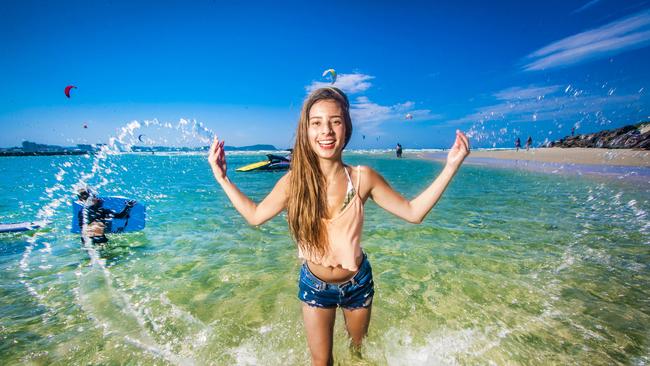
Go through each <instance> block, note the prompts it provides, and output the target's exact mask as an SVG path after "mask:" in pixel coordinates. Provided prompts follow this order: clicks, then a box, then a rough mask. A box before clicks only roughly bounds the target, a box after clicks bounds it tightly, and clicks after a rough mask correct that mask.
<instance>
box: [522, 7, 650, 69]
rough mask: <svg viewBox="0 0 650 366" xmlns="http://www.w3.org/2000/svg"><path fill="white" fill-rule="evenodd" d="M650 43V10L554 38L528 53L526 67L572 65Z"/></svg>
mask: <svg viewBox="0 0 650 366" xmlns="http://www.w3.org/2000/svg"><path fill="white" fill-rule="evenodd" d="M648 45H650V10H644V11H641V12H639V13H636V14H634V15H632V16H629V17H626V18H623V19H619V20H616V21H614V22H611V23H609V24H606V25H604V26H602V27H600V28H595V29H592V30H588V31H585V32H582V33H578V34H576V35H573V36H570V37H567V38H564V39H561V40H559V41H557V42H553V43H551V44H549V45H548V46H546V47H543V48H540V49H539V50H537V51H535V52H533V53H531V54H530V55H528V56H526V57H525V62H526V64H525V65H524V66H523V69H524V70H525V71H534V70H545V69H552V68H556V67H562V66H568V65H573V64H577V63H581V62H584V61H588V60H593V59H598V58H603V57H608V56H611V55H614V54H618V53H621V52H624V51H628V50H632V49H637V48H642V47H645V46H648Z"/></svg>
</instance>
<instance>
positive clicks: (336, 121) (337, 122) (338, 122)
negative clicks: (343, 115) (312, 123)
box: [332, 119, 341, 126]
mask: <svg viewBox="0 0 650 366" xmlns="http://www.w3.org/2000/svg"><path fill="white" fill-rule="evenodd" d="M332 124H334V125H337V126H338V125H340V124H341V120H340V119H337V120H334V121H333V122H332Z"/></svg>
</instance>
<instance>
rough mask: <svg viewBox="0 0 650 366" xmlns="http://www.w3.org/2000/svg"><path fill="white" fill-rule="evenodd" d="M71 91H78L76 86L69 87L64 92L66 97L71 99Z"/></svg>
mask: <svg viewBox="0 0 650 366" xmlns="http://www.w3.org/2000/svg"><path fill="white" fill-rule="evenodd" d="M71 89H77V87H76V86H74V85H68V86H66V87H65V90H64V91H63V92H64V93H65V96H66V97H68V98H70V90H71Z"/></svg>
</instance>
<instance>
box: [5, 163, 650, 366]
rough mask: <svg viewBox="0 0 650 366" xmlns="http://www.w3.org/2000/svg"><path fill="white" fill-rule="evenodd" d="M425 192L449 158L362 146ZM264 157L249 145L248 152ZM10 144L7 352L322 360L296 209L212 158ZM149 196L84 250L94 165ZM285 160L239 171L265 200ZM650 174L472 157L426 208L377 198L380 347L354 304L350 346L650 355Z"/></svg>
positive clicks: (372, 211)
mask: <svg viewBox="0 0 650 366" xmlns="http://www.w3.org/2000/svg"><path fill="white" fill-rule="evenodd" d="M345 159H346V161H347V162H348V163H349V164H353V165H354V164H365V165H369V166H371V167H373V168H374V169H376V170H377V171H379V172H380V173H382V174H383V175H384V176H385V177H386V179H387V180H388V181H389V182H390V183H391V185H393V186H394V187H395V188H396V189H398V190H399V191H400V192H402V193H403V194H405V195H407V196H413V195H415V194H417V193H419V192H420V191H421V190H423V189H424V187H425V186H426V184H427V182H429V181H430V180H431V179H433V177H434V176H435V175H436V174H437V173H438V172H439V171H440V169H441V167H442V166H441V165H440V164H439V163H435V162H430V161H425V160H417V159H403V160H397V159H394V158H392V157H389V156H386V155H369V154H348V155H347V156H346V158H345ZM257 160H260V156H250V155H234V156H230V157H229V166H230V170H231V171H234V168H235V167H238V166H241V165H244V164H247V163H250V162H254V161H257ZM95 162H96V163H97V168H96V173H94V174H93V173H92V172H91V169H92V165H93V159H92V158H85V157H21V158H3V159H0V173H1V175H2V177H1V178H0V218H1V219H2V220H1V221H2V222H17V221H23V220H31V219H33V218H34V217H36V216H37V215H38V214H39V210H40V215H41V216H44V217H48V218H49V219H50V220H52V225H51V226H50V227H49V228H47V229H45V230H42V231H39V232H36V233H35V232H31V233H22V234H20V233H19V234H0V269H1V270H2V276H0V363H2V364H35V365H41V364H42V365H46V364H47V365H49V364H59V365H68V364H143V365H148V364H158V365H160V364H208V365H230V364H241V365H247V364H263V365H287V364H289V365H292V364H295V365H302V364H307V363H308V362H309V354H308V351H307V346H306V340H305V336H304V331H303V328H302V320H301V313H300V303H299V301H298V300H297V299H296V296H295V295H296V292H297V284H296V282H297V276H298V269H299V265H300V262H299V261H298V259H297V256H296V249H295V246H294V244H293V243H292V242H291V239H290V237H289V235H288V229H287V225H286V222H285V217H284V216H283V215H281V216H280V217H277V218H275V219H273V220H272V221H270V222H269V223H267V224H266V225H264V226H262V227H259V228H254V227H249V226H247V225H246V223H245V222H244V220H243V219H242V218H241V217H240V216H239V215H238V214H237V213H236V211H235V210H234V209H233V208H232V206H231V204H230V203H229V202H228V200H227V199H226V197H225V196H224V194H223V193H222V192H221V191H220V189H219V188H218V186H217V185H216V184H215V183H213V181H212V177H211V174H210V170H209V167H208V166H207V163H206V160H205V157H203V156H161V155H153V156H152V155H111V156H108V157H107V158H106V159H98V160H96V161H95ZM84 174H88V175H87V176H86V178H85V179H86V180H87V181H88V182H89V183H90V184H92V185H95V186H99V187H100V188H99V191H100V193H102V194H105V195H124V196H128V197H133V198H137V199H138V200H140V201H142V202H144V203H146V204H147V207H148V222H147V228H146V230H144V231H143V232H140V233H133V234H127V235H121V236H113V237H112V238H111V242H110V245H109V246H107V247H104V248H98V251H96V252H95V251H93V250H92V248H84V247H83V245H82V244H81V243H80V241H79V238H78V237H77V236H75V235H72V234H70V233H69V225H70V224H69V223H70V220H71V207H70V206H69V204H70V200H71V198H72V196H71V187H72V185H73V184H74V183H76V182H77V181H79V179H80V177H82V175H84ZM280 174H281V173H247V174H245V173H234V172H231V177H232V179H234V180H235V181H236V183H237V184H238V185H239V186H240V188H241V189H242V190H243V191H244V192H246V193H248V194H249V195H250V196H252V197H253V198H254V199H256V200H259V199H261V198H262V197H263V196H264V194H265V193H266V192H268V191H269V190H270V189H271V188H272V186H273V184H274V183H275V181H276V180H277V179H278V178H279V177H280ZM648 189H649V188H648V186H647V184H645V185H644V184H639V183H638V181H637V182H628V181H626V180H620V179H616V178H614V179H596V178H586V177H576V176H561V175H554V174H541V173H534V172H527V171H522V170H513V169H492V168H487V167H473V166H465V167H463V169H462V170H461V171H460V172H459V174H458V175H457V176H456V178H455V179H454V181H453V183H452V185H451V186H450V187H449V189H448V191H447V192H446V193H445V195H444V197H443V199H442V200H441V201H440V202H439V204H438V206H437V207H436V208H435V209H434V210H433V211H432V212H431V214H430V215H429V216H428V217H427V219H426V220H425V222H424V223H422V224H421V225H411V224H408V223H405V222H402V221H400V220H399V219H397V218H395V217H393V216H391V215H390V214H388V213H386V212H384V211H383V210H381V209H379V208H378V207H377V206H376V205H375V204H374V203H372V202H371V201H369V202H368V203H367V204H366V221H365V227H364V240H363V243H364V244H363V245H364V248H365V250H366V251H367V253H368V255H369V258H370V261H371V264H372V266H373V271H374V275H375V278H376V295H375V301H374V307H373V319H372V322H371V327H370V333H369V336H368V339H367V341H366V343H365V346H364V349H363V358H362V359H359V358H353V357H352V356H351V355H350V352H349V350H348V346H347V338H346V336H345V331H344V328H343V325H342V323H343V322H342V318H341V317H340V314H339V318H338V319H337V325H336V328H335V350H334V352H335V358H336V360H337V362H340V363H341V364H358V365H366V364H368V365H375V364H376V365H385V364H389V365H435V364H443V365H444V364H449V365H476V364H497V365H508V364H530V365H547V364H558V365H565V364H589V365H611V364H638V365H642V364H648V363H649V362H650V334H649V331H648V329H650V287H649V286H648V284H649V283H650V271H649V268H648V263H650V225H649V224H648V216H647V213H646V212H647V211H648V210H650V202H649V199H650V194H649V190H648Z"/></svg>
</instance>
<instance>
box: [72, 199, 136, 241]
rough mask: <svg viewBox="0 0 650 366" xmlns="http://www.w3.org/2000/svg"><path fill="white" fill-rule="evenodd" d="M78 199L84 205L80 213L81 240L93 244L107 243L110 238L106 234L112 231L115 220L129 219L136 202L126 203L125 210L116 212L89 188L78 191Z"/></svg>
mask: <svg viewBox="0 0 650 366" xmlns="http://www.w3.org/2000/svg"><path fill="white" fill-rule="evenodd" d="M77 198H78V199H79V201H80V202H81V203H82V204H83V208H82V209H81V210H80V211H79V216H78V217H77V219H78V220H79V227H80V228H81V236H82V238H81V240H83V239H84V238H89V239H90V240H91V242H92V243H93V244H102V243H107V242H108V238H107V237H106V234H105V232H106V231H109V232H110V230H111V228H110V225H111V220H112V219H113V218H116V219H122V218H124V217H127V216H128V214H129V212H130V211H131V208H132V207H133V206H134V205H135V203H136V201H133V200H130V201H126V204H125V205H124V209H122V211H120V212H115V211H113V210H110V209H108V208H106V207H104V202H103V201H102V200H101V199H100V198H99V197H97V196H96V195H95V194H94V193H93V192H92V191H90V190H89V189H87V188H81V189H79V190H78V191H77Z"/></svg>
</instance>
